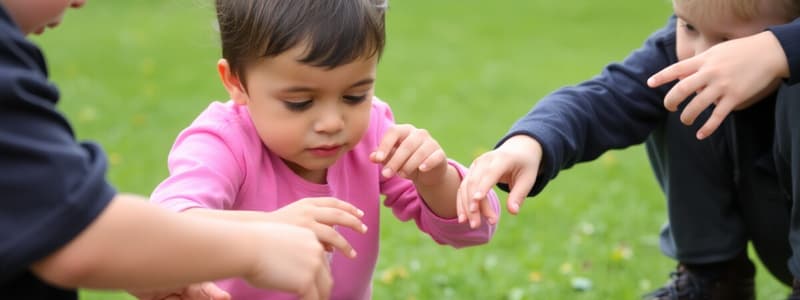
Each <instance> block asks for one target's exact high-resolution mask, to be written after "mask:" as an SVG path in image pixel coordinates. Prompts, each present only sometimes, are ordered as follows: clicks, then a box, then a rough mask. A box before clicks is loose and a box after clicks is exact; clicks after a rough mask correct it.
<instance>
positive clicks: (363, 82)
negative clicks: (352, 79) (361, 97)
mask: <svg viewBox="0 0 800 300" xmlns="http://www.w3.org/2000/svg"><path fill="white" fill-rule="evenodd" d="M373 82H375V79H374V78H367V79H362V80H359V81H358V82H356V83H354V84H353V85H351V86H350V88H354V87H357V86H362V85H367V84H372V83H373Z"/></svg>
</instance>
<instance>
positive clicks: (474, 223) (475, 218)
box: [467, 199, 482, 229]
mask: <svg viewBox="0 0 800 300" xmlns="http://www.w3.org/2000/svg"><path fill="white" fill-rule="evenodd" d="M469 202H470V203H469V208H470V210H469V211H467V219H468V220H469V228H473V229H474V228H478V226H481V212H480V211H479V210H478V209H477V206H478V205H479V204H480V202H482V201H481V200H475V199H471V200H470V201H469ZM473 207H475V209H473Z"/></svg>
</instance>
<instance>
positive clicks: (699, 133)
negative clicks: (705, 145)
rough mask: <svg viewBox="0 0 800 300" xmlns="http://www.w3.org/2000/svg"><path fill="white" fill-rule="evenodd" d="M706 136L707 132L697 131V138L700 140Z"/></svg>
mask: <svg viewBox="0 0 800 300" xmlns="http://www.w3.org/2000/svg"><path fill="white" fill-rule="evenodd" d="M704 138H706V134H705V133H703V132H698V133H697V139H698V140H702V139H704Z"/></svg>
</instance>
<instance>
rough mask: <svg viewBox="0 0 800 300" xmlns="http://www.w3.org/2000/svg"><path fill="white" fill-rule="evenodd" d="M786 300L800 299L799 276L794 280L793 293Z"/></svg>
mask: <svg viewBox="0 0 800 300" xmlns="http://www.w3.org/2000/svg"><path fill="white" fill-rule="evenodd" d="M786 300H800V280H798V279H797V278H795V279H794V281H792V293H791V294H789V297H788V298H786Z"/></svg>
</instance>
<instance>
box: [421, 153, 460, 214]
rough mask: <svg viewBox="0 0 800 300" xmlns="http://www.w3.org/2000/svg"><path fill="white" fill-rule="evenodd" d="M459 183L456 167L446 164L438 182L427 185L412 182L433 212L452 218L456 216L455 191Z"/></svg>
mask: <svg viewBox="0 0 800 300" xmlns="http://www.w3.org/2000/svg"><path fill="white" fill-rule="evenodd" d="M460 183H461V175H459V174H458V170H456V167H455V166H453V165H451V164H447V169H446V171H445V174H444V175H443V179H442V181H441V182H440V183H439V184H430V185H428V184H423V183H420V182H414V186H416V188H417V193H419V195H420V196H421V197H422V200H423V201H425V204H427V205H428V208H430V209H431V211H433V213H435V214H436V215H437V216H439V217H442V218H445V219H452V218H455V217H456V216H457V211H456V193H457V192H458V186H459V184H460Z"/></svg>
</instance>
